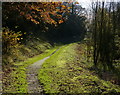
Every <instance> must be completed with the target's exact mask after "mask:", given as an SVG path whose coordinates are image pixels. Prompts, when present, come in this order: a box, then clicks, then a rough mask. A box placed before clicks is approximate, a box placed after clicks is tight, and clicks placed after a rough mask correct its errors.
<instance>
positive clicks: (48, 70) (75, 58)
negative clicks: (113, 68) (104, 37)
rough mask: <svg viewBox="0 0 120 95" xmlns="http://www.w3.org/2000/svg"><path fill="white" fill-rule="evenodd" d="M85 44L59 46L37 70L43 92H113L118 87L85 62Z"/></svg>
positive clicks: (116, 90)
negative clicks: (94, 71) (99, 75)
mask: <svg viewBox="0 0 120 95" xmlns="http://www.w3.org/2000/svg"><path fill="white" fill-rule="evenodd" d="M84 56H85V46H84V45H83V44H80V45H78V44H77V43H74V44H69V45H67V46H64V47H62V48H60V50H59V51H57V52H56V53H55V54H53V55H52V56H51V57H50V58H49V59H48V60H46V61H45V63H44V64H43V65H42V68H41V69H40V71H39V76H38V78H39V81H40V83H41V85H43V87H44V91H45V93H52V94H53V93H54V94H58V93H62V94H65V93H67V94H80V93H81V94H83V93H84V94H85V93H89V94H98V93H100V94H108V93H109V94H112V93H113V94H114V93H120V87H119V86H118V85H114V84H112V83H110V82H108V81H104V80H102V79H100V78H99V77H98V76H97V75H96V74H93V72H91V71H90V70H89V69H88V68H89V66H88V65H87V64H85V60H86V59H85V57H84Z"/></svg>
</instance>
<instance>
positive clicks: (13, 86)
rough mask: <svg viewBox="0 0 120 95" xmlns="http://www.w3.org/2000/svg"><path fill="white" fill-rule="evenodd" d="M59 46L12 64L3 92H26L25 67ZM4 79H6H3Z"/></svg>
mask: <svg viewBox="0 0 120 95" xmlns="http://www.w3.org/2000/svg"><path fill="white" fill-rule="evenodd" d="M58 47H59V46H56V47H54V48H51V49H48V50H46V51H45V52H44V53H42V54H40V55H38V56H35V57H33V58H28V59H27V60H26V61H24V62H21V63H16V64H14V67H12V69H13V71H12V72H11V73H10V74H9V75H8V77H7V80H8V87H7V88H6V87H5V88H3V89H4V92H5V93H27V86H28V84H27V80H26V67H27V66H29V65H30V64H32V63H34V62H36V61H38V60H41V59H43V58H45V57H47V56H49V55H50V54H52V53H53V52H54V51H55V50H56V49H58ZM4 80H6V79H4Z"/></svg>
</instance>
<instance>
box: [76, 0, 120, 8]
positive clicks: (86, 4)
mask: <svg viewBox="0 0 120 95" xmlns="http://www.w3.org/2000/svg"><path fill="white" fill-rule="evenodd" d="M77 1H78V2H80V4H81V5H82V7H84V8H86V9H87V8H89V7H90V5H91V2H92V1H93V2H95V1H105V2H110V1H114V2H118V1H119V2H120V0H77Z"/></svg>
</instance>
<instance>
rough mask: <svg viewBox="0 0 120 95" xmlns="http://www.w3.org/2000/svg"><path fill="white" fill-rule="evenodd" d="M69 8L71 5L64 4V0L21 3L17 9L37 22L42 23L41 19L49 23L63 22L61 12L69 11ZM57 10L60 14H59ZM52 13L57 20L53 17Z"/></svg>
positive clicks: (22, 14)
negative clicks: (62, 0) (60, 0)
mask: <svg viewBox="0 0 120 95" xmlns="http://www.w3.org/2000/svg"><path fill="white" fill-rule="evenodd" d="M15 7H16V5H15ZM69 8H70V7H67V6H65V5H62V2H38V3H37V2H36V3H19V4H18V5H17V8H16V9H17V10H18V11H19V12H20V15H21V16H24V17H25V18H26V19H27V20H30V21H32V22H33V23H35V24H40V23H41V21H44V22H45V23H49V24H58V23H59V24H61V23H63V22H64V20H65V19H64V18H63V17H62V15H61V14H62V13H63V12H69V11H68V9H69ZM57 12H59V13H60V14H57ZM50 14H51V15H53V16H54V17H55V18H56V19H57V20H54V19H53V18H51V16H50Z"/></svg>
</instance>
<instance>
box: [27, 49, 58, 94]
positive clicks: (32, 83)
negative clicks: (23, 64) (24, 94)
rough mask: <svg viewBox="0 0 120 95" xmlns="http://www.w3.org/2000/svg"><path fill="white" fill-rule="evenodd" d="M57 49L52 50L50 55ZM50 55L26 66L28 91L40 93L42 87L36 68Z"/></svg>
mask: <svg viewBox="0 0 120 95" xmlns="http://www.w3.org/2000/svg"><path fill="white" fill-rule="evenodd" d="M58 50H59V49H57V50H56V51H54V52H53V53H52V54H51V55H50V56H52V55H53V54H54V53H55V52H57V51H58ZM50 56H48V57H45V58H44V59H42V60H39V61H37V62H35V63H33V64H31V65H30V66H29V67H27V73H26V74H27V81H28V93H42V92H43V89H42V86H41V85H40V83H39V81H38V70H39V69H40V67H41V65H42V63H44V61H45V60H47V59H48V58H50Z"/></svg>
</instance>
